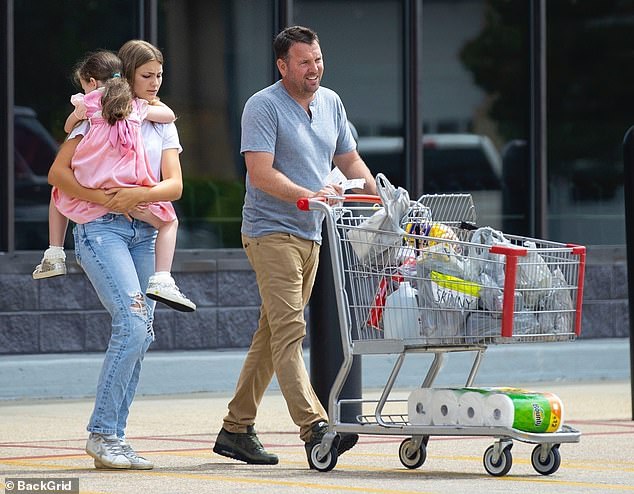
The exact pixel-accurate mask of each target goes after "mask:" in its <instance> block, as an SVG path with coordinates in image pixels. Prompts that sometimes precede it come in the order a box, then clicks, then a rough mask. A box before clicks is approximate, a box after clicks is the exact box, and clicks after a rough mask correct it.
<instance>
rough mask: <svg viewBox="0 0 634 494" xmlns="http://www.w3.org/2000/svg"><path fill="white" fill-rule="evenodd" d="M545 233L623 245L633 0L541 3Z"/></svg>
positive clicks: (632, 99) (633, 94)
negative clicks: (544, 40)
mask: <svg viewBox="0 0 634 494" xmlns="http://www.w3.org/2000/svg"><path fill="white" fill-rule="evenodd" d="M547 9H548V10H547V15H546V19H547V23H548V32H547V51H548V62H547V63H548V65H547V74H548V166H549V177H548V184H549V215H548V219H549V228H550V234H551V236H552V237H553V238H557V239H560V240H565V241H569V242H574V243H581V244H594V245H601V244H603V245H606V244H607V245H610V244H612V245H617V244H624V243H625V219H624V213H623V211H624V197H623V194H624V190H623V161H622V154H623V150H622V142H623V137H624V135H625V132H626V130H627V129H628V128H629V127H630V126H631V125H632V123H633V118H632V107H633V105H634V92H633V91H632V87H631V86H632V80H634V74H630V72H632V71H633V68H632V63H631V48H630V45H629V43H627V42H625V43H624V42H623V40H627V39H629V38H630V36H631V31H632V18H633V17H632V16H633V15H634V5H633V4H632V2H593V1H592V0H576V1H572V0H566V1H559V2H547ZM563 26H566V28H565V29H564V28H563Z"/></svg>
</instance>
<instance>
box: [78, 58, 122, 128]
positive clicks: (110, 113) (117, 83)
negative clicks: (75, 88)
mask: <svg viewBox="0 0 634 494" xmlns="http://www.w3.org/2000/svg"><path fill="white" fill-rule="evenodd" d="M122 72H123V64H122V63H121V59H120V58H119V57H118V56H117V55H115V54H114V53H113V52H111V51H108V50H98V51H94V52H90V53H88V54H86V56H85V57H84V58H83V60H81V61H80V62H79V63H78V64H77V65H76V66H75V70H74V72H73V76H74V80H75V83H76V84H78V85H79V86H81V81H82V80H84V81H90V79H94V80H95V81H98V82H101V83H102V84H103V87H104V92H103V95H102V96H101V106H102V110H101V113H102V116H103V118H104V120H106V121H107V122H108V123H109V124H110V125H114V124H115V123H116V122H117V120H123V119H124V118H126V117H127V116H128V115H129V114H130V112H131V111H132V98H133V95H132V89H131V88H130V85H129V84H128V81H127V80H126V79H125V78H123V77H121V73H122Z"/></svg>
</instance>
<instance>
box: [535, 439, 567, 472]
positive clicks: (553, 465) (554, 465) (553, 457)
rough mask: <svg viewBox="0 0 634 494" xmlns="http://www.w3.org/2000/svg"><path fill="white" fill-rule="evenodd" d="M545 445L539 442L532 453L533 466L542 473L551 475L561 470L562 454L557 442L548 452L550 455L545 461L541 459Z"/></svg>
mask: <svg viewBox="0 0 634 494" xmlns="http://www.w3.org/2000/svg"><path fill="white" fill-rule="evenodd" d="M542 448H543V446H542V445H541V444H538V445H537V446H535V449H534V450H533V454H532V455H531V463H532V464H533V468H534V469H535V470H536V471H537V472H538V473H541V474H542V475H550V474H552V473H555V472H556V471H557V470H559V465H560V464H561V454H560V453H559V444H555V445H554V446H553V447H552V448H551V450H550V451H549V452H548V456H546V459H545V460H544V461H542V460H541V453H542Z"/></svg>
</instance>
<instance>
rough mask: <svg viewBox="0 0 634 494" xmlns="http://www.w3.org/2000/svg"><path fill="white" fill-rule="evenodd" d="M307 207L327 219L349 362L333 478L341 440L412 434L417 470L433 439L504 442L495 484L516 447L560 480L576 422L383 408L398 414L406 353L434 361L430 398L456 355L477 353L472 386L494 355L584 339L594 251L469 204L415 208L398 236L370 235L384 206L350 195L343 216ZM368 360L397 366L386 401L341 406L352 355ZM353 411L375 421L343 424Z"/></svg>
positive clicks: (455, 199) (326, 463)
mask: <svg viewBox="0 0 634 494" xmlns="http://www.w3.org/2000/svg"><path fill="white" fill-rule="evenodd" d="M298 206H299V207H300V208H301V209H313V210H320V211H323V212H324V213H325V215H326V228H327V229H328V238H329V242H330V247H331V249H330V250H331V260H332V269H333V277H334V282H335V292H336V300H337V310H338V315H339V323H340V328H341V343H342V345H343V354H344V361H343V363H342V366H341V369H340V371H339V373H338V375H337V378H336V379H335V382H334V384H333V387H332V390H331V393H330V399H329V417H330V428H329V432H328V433H327V434H326V436H325V437H324V439H323V440H322V443H321V444H319V445H316V446H315V448H313V451H312V453H311V459H310V461H311V463H312V466H314V467H315V468H317V469H318V470H321V471H328V470H330V469H332V468H334V466H335V465H336V462H337V450H336V447H335V446H334V445H333V441H334V440H335V437H336V434H337V433H357V434H396V435H406V436H411V437H410V438H408V439H406V440H405V441H403V443H402V444H401V447H400V449H399V458H400V460H401V463H402V464H403V465H404V466H406V467H408V468H417V467H419V466H420V465H422V464H423V462H424V461H425V457H426V446H427V441H428V438H429V436H432V435H470V436H474V435H480V436H492V437H495V438H497V441H496V442H495V444H494V445H492V446H491V447H489V448H488V449H487V450H486V451H485V454H484V466H485V469H486V470H487V471H488V472H489V473H490V474H491V475H496V476H500V475H505V474H506V473H507V472H508V471H509V469H510V467H511V464H512V456H511V453H510V448H511V446H512V440H513V439H517V440H520V441H524V442H529V443H536V444H537V446H536V448H535V450H534V452H533V455H532V458H531V460H532V463H533V467H534V468H535V470H536V471H537V472H539V473H541V474H544V475H549V474H551V473H554V472H555V471H556V470H557V469H558V468H559V464H560V455H559V445H560V444H561V443H568V442H571V443H572V442H578V441H579V439H580V435H581V434H580V432H579V431H577V430H575V429H573V428H571V427H569V426H567V425H566V424H560V427H559V428H558V429H557V430H556V431H555V432H548V433H536V432H525V431H522V430H518V429H515V428H513V427H509V426H499V425H488V426H482V425H464V424H452V423H450V424H447V423H443V424H434V423H431V422H430V423H428V422H427V421H424V424H421V423H420V421H418V422H417V421H416V420H413V419H412V417H410V416H409V415H411V411H412V408H411V407H412V403H411V401H412V399H414V398H412V399H410V400H408V401H409V403H407V402H405V403H402V401H403V400H401V403H400V405H402V407H403V411H402V413H401V412H398V413H394V412H393V411H390V412H389V413H387V412H385V409H386V405H388V404H389V405H390V406H389V407H387V408H390V409H393V408H394V405H395V404H396V405H397V408H398V405H399V404H398V403H396V401H395V400H391V399H390V393H391V391H392V388H393V386H394V383H395V381H396V379H397V376H398V373H399V371H400V369H401V367H402V364H403V362H404V359H405V356H406V355H407V354H408V353H421V352H427V353H432V354H434V359H433V362H432V364H431V365H430V368H429V369H428V371H427V374H426V376H424V379H423V380H422V385H421V388H420V389H422V390H433V389H434V388H433V383H434V380H435V378H436V376H437V375H438V373H439V371H440V369H441V366H442V363H443V358H444V355H445V354H446V353H447V352H474V355H475V357H474V361H473V365H472V367H471V370H470V373H469V375H468V376H467V378H466V381H465V386H466V387H471V386H472V384H473V381H474V379H475V377H476V374H477V371H478V368H479V365H480V362H481V359H482V357H483V355H484V352H485V350H486V348H487V345H491V344H512V343H518V342H550V341H570V340H574V339H575V338H576V337H577V336H579V334H580V329H581V304H582V297H583V281H584V267H585V247H583V246H578V245H567V244H561V243H557V242H550V241H546V240H540V239H534V238H528V237H521V236H514V235H506V234H502V233H501V232H497V231H495V230H493V229H490V228H478V227H476V215H475V207H474V204H473V201H472V198H471V196H470V195H468V194H441V195H424V196H422V197H421V198H419V200H418V201H411V203H410V209H409V211H408V212H407V214H406V215H405V216H404V217H403V218H402V219H401V228H400V229H399V230H398V231H381V230H376V229H373V228H369V227H368V226H367V225H368V218H369V217H370V216H372V215H374V214H383V213H382V212H380V211H381V209H382V207H381V205H380V199H379V198H378V197H376V196H365V195H349V196H345V199H344V200H343V201H340V202H339V203H337V205H334V206H331V205H328V203H327V202H324V201H322V200H314V199H311V200H300V201H299V202H298ZM366 354H367V355H370V354H394V355H397V356H398V357H397V359H396V363H395V365H394V368H393V369H392V372H391V374H390V376H388V378H387V384H386V386H385V388H384V389H383V390H382V392H381V396H380V398H379V399H378V400H366V399H363V398H360V399H340V397H339V395H340V392H341V390H342V388H343V385H344V383H345V380H346V378H347V375H348V373H349V371H350V367H351V365H352V359H353V356H354V355H366ZM421 377H422V376H421ZM413 395H414V393H413V394H412V396H413ZM346 404H357V405H358V404H361V406H362V409H363V410H364V412H365V410H367V409H368V408H369V409H370V413H369V414H366V413H363V414H362V415H359V416H358V417H356V421H355V422H354V423H344V422H342V421H341V407H342V406H345V405H346ZM408 405H409V412H408V408H407V407H408ZM418 405H420V403H419V404H418ZM414 422H416V423H414Z"/></svg>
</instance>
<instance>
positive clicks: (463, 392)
mask: <svg viewBox="0 0 634 494" xmlns="http://www.w3.org/2000/svg"><path fill="white" fill-rule="evenodd" d="M408 414H409V422H410V423H411V424H412V425H442V426H476V427H478V426H479V427H482V426H488V427H506V428H513V429H517V430H520V431H524V432H556V431H558V430H559V429H560V428H561V426H562V424H563V420H564V407H563V403H562V401H561V399H560V398H559V397H558V396H556V395H555V394H553V393H544V392H535V391H529V390H525V389H520V388H508V387H499V388H490V387H487V388H419V389H416V390H414V391H413V392H412V393H411V394H410V396H409V399H408Z"/></svg>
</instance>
